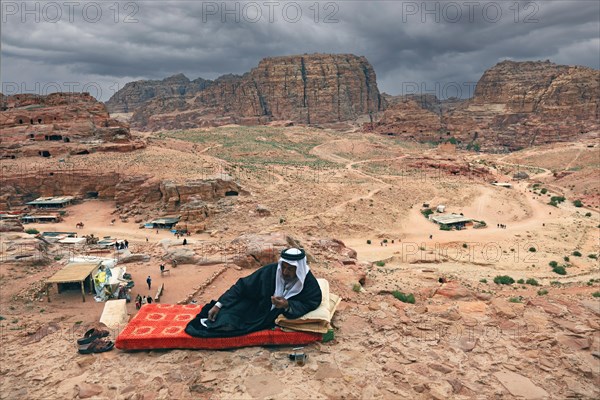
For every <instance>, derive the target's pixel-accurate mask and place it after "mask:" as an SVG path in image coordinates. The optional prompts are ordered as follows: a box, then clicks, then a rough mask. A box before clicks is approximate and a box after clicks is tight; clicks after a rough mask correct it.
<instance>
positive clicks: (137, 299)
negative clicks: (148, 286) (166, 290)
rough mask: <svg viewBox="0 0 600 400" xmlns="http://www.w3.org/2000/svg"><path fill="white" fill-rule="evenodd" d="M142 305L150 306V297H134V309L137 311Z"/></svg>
mask: <svg viewBox="0 0 600 400" xmlns="http://www.w3.org/2000/svg"><path fill="white" fill-rule="evenodd" d="M144 304H152V296H150V295H148V296H141V295H139V294H138V295H137V296H136V297H135V309H136V310H139V309H140V308H142V306H143V305H144Z"/></svg>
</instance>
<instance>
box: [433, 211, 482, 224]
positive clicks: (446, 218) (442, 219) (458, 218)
mask: <svg viewBox="0 0 600 400" xmlns="http://www.w3.org/2000/svg"><path fill="white" fill-rule="evenodd" d="M431 220H432V221H433V222H436V223H438V224H446V225H448V224H458V223H461V222H471V221H473V220H472V219H471V218H467V217H464V216H462V215H460V214H450V215H440V216H435V217H431Z"/></svg>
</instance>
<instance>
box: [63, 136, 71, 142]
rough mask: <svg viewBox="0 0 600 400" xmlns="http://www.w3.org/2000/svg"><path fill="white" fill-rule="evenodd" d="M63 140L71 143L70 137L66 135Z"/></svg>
mask: <svg viewBox="0 0 600 400" xmlns="http://www.w3.org/2000/svg"><path fill="white" fill-rule="evenodd" d="M63 140H64V141H65V143H69V142H70V141H71V139H69V138H68V137H65V138H64V139H63Z"/></svg>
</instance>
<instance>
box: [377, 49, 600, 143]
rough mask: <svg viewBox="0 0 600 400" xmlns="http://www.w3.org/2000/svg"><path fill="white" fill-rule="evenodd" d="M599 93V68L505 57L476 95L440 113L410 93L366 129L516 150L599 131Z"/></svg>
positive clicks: (446, 106)
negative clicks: (506, 59) (517, 60)
mask: <svg viewBox="0 0 600 400" xmlns="http://www.w3.org/2000/svg"><path fill="white" fill-rule="evenodd" d="M598 93H600V71H598V70H594V69H591V68H586V67H581V66H567V65H557V64H553V63H550V62H549V61H546V62H538V61H536V62H532V61H527V62H514V61H503V62H501V63H499V64H497V65H495V66H494V67H492V68H491V69H489V70H487V71H486V72H485V73H484V74H483V76H482V77H481V79H480V80H479V82H478V83H477V87H476V89H475V93H474V96H473V98H472V99H469V100H465V101H444V102H441V103H440V104H441V108H440V111H439V112H438V111H437V110H436V109H435V108H432V107H431V104H432V103H431V102H430V101H416V100H415V97H414V96H412V97H408V96H407V97H405V98H401V99H398V100H396V101H394V102H392V103H393V104H392V105H391V106H390V107H389V109H388V110H386V112H385V113H384V115H383V117H382V118H381V120H380V121H379V122H377V123H376V124H374V125H373V126H371V125H366V126H365V128H366V129H367V130H373V131H375V132H378V133H381V134H391V135H395V136H402V137H406V138H407V139H415V140H417V141H421V142H428V141H434V142H440V141H444V140H449V139H451V138H454V139H455V140H457V141H458V142H459V146H460V147H462V148H468V149H471V148H472V149H475V150H477V149H481V150H486V151H495V152H502V151H513V150H518V149H522V148H525V147H529V146H534V145H541V144H547V143H554V142H565V141H571V140H574V139H576V138H577V137H579V136H581V135H585V134H588V133H593V132H596V133H597V132H598V130H599V129H600V125H599V123H598V120H599V119H598V118H599V115H600V114H599V110H600V96H599V95H598ZM425 97H429V96H425Z"/></svg>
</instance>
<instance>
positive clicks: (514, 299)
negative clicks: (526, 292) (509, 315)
mask: <svg viewBox="0 0 600 400" xmlns="http://www.w3.org/2000/svg"><path fill="white" fill-rule="evenodd" d="M508 301H510V302H511V303H522V301H521V298H520V297H511V298H510V299H508Z"/></svg>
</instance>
